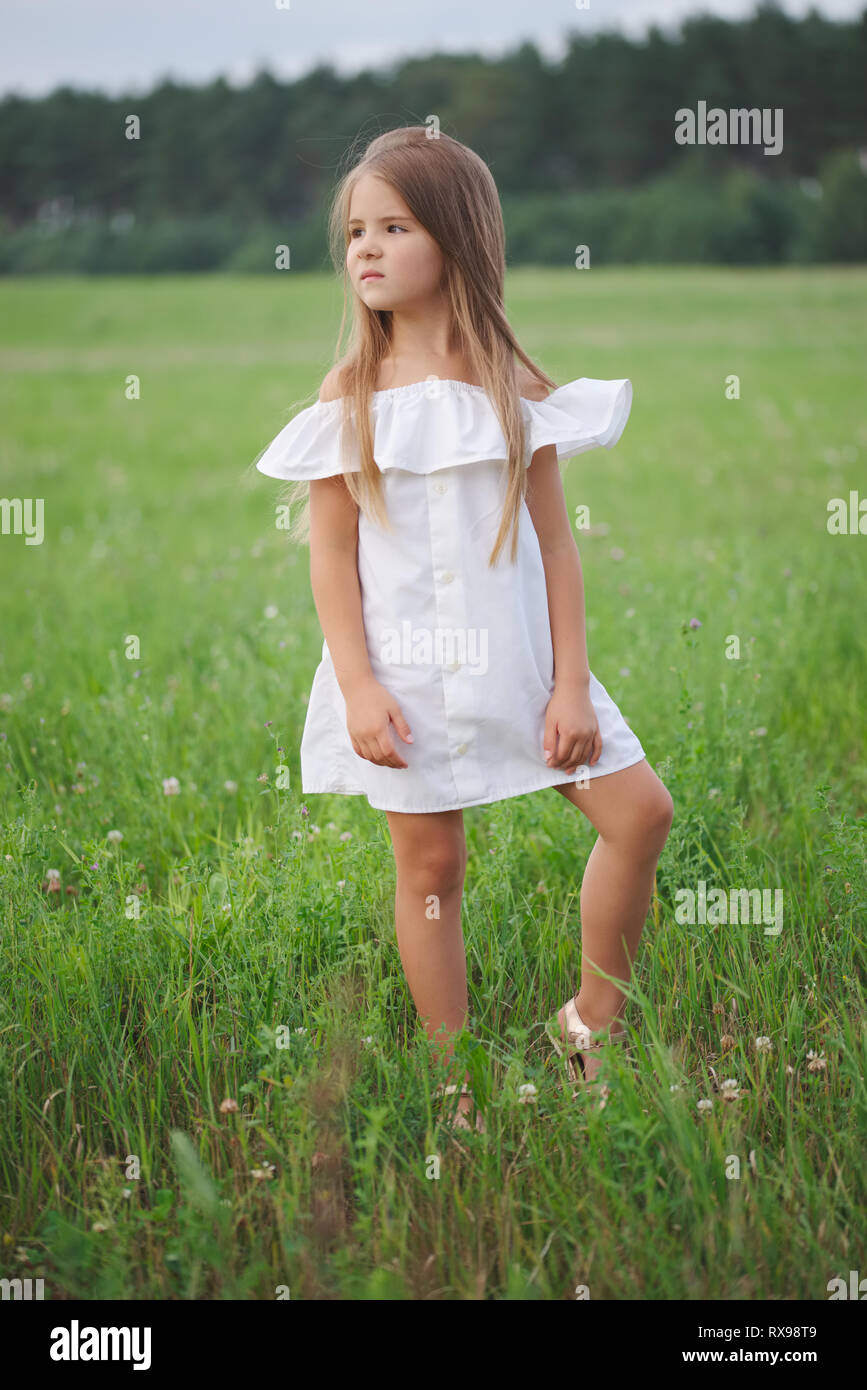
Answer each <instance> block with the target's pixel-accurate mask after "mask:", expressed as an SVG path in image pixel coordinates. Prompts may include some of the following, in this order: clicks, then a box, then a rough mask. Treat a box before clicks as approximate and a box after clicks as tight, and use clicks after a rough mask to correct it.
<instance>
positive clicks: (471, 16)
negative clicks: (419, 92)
mask: <svg viewBox="0 0 867 1390" xmlns="http://www.w3.org/2000/svg"><path fill="white" fill-rule="evenodd" d="M579 2H580V3H584V4H586V8H583V9H580V8H578V6H577V4H576V0H532V2H531V3H527V0H0V94H3V95H5V94H6V93H8V92H16V93H18V94H20V95H22V96H23V95H26V96H43V95H44V94H45V93H46V92H50V91H53V90H54V88H55V87H59V86H63V85H68V86H71V87H79V88H82V87H83V88H87V89H90V90H94V89H96V90H99V91H103V92H107V93H109V94H111V95H119V94H122V93H129V94H132V95H135V94H136V93H144V92H147V91H149V90H150V88H151V87H152V86H154V85H155V83H157V82H158V81H159V80H160V79H161V78H163V77H167V76H168V77H172V78H174V79H175V80H176V81H180V82H185V83H190V84H192V85H199V84H201V83H204V82H208V81H210V80H211V79H212V78H214V77H217V76H219V75H222V76H223V77H225V78H226V80H227V81H228V82H229V83H231V84H232V85H233V86H243V85H244V84H245V83H246V82H247V81H248V79H249V78H250V77H251V76H252V75H253V74H254V73H255V72H256V71H257V70H258V69H259V68H260V67H263V66H266V67H268V68H269V69H270V70H271V72H273V73H274V75H275V76H276V77H282V78H291V77H297V76H299V75H300V74H302V73H304V72H307V71H309V69H310V68H312V67H314V66H315V65H316V63H318V62H323V61H324V62H330V63H331V64H332V65H333V66H334V67H335V68H336V69H337V71H339V72H341V73H349V72H355V71H358V69H359V68H363V67H382V66H385V65H386V64H388V63H390V62H392V61H394V60H395V59H397V58H400V57H403V56H408V55H412V56H416V57H417V56H421V55H423V54H426V53H431V52H435V51H436V50H440V51H441V52H442V51H446V52H465V51H466V50H468V49H471V50H474V51H476V52H483V53H487V54H490V55H495V54H498V53H501V52H503V51H504V50H505V49H509V48H512V47H514V46H515V45H516V44H517V43H520V42H522V41H523V40H525V39H532V40H533V42H534V43H535V44H536V45H537V46H538V48H539V49H540V50H541V51H542V52H543V53H544V54H546V55H547V56H549V57H552V58H556V57H557V56H559V54H560V52H561V50H562V46H563V35H564V33H568V32H570V31H571V30H572V29H580V30H584V31H587V32H592V31H594V30H597V29H606V28H617V29H620V30H621V31H622V32H624V33H626V34H628V35H630V36H632V37H637V36H640V35H641V34H643V33H645V32H646V30H647V28H648V26H649V25H650V24H653V23H656V24H658V25H659V27H660V28H663V29H670V28H673V27H676V25H677V23H678V21H679V20H680V19H681V18H683V16H685V15H690V14H696V13H698V12H701V11H704V12H710V13H712V14H716V15H721V16H724V17H726V18H729V19H740V18H742V17H743V16H744V15H746V14H751V13H753V12H754V10H755V3H754V0H579ZM811 7H812V8H815V9H818V10H819V11H820V13H822V14H824V15H826V16H827V17H828V18H830V19H852V18H853V17H854V16H856V15H858V14H859V13H860V12H861V11H862V9H863V8H864V7H865V0H813V3H812V5H811V3H810V0H803V2H802V0H782V4H781V8H782V9H784V10H785V11H786V13H788V14H790V15H793V16H801V15H804V14H806V13H807V11H808V10H809V9H810V8H811Z"/></svg>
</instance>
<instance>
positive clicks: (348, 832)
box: [340, 830, 352, 840]
mask: <svg viewBox="0 0 867 1390" xmlns="http://www.w3.org/2000/svg"><path fill="white" fill-rule="evenodd" d="M340 838H341V840H351V839H352V831H351V830H344V831H343V833H342V835H341V836H340Z"/></svg>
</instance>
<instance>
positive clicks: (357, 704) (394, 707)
mask: <svg viewBox="0 0 867 1390" xmlns="http://www.w3.org/2000/svg"><path fill="white" fill-rule="evenodd" d="M391 724H393V725H394V727H395V729H396V730H397V732H398V733H399V734H400V737H401V738H402V739H403V740H404V742H406V743H412V734H411V733H410V728H409V725H408V724H407V722H406V720H405V719H404V717H403V713H402V711H401V708H400V705H399V704H398V703H397V700H395V698H394V696H393V695H391V694H389V692H388V691H387V690H386V688H385V686H384V685H380V683H379V681H378V680H375V679H372V680H369V681H365V682H364V684H363V685H360V686H357V687H356V688H355V689H354V690H353V691H352V693H351V695H350V696H349V697H348V698H347V699H346V728H347V730H348V731H349V738H350V740H351V742H352V747H353V751H354V752H355V753H357V754H358V756H359V758H366V759H367V760H368V762H371V763H376V765H377V766H378V767H398V768H400V767H408V766H409V764H408V763H406V762H404V760H403V758H402V757H401V756H400V754H399V753H398V752H397V750H396V748H395V746H394V742H393V740H392V736H391V729H390V725H391Z"/></svg>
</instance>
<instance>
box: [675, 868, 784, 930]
mask: <svg viewBox="0 0 867 1390" xmlns="http://www.w3.org/2000/svg"><path fill="white" fill-rule="evenodd" d="M772 893H773V907H772V906H771V894H772ZM674 898H675V902H676V903H677V906H676V907H675V909H674V920H675V922H678V923H680V925H681V926H684V925H686V924H687V923H689V924H690V925H691V926H694V925H695V924H696V923H698V924H700V925H701V926H705V925H707V926H712V927H713V926H719V925H720V924H722V923H729V924H731V923H740V922H749V923H753V924H756V923H761V924H763V925H764V928H765V936H779V934H780V932H781V931H782V930H783V890H782V888H730V889H729V891H728V893H726V890H725V889H724V888H711V889H710V890H708V886H707V884H706V883H705V881H704V879H703V878H700V879H699V881H698V887H697V889H696V890H693V889H692V888H678V890H677V892H676V893H675V895H674Z"/></svg>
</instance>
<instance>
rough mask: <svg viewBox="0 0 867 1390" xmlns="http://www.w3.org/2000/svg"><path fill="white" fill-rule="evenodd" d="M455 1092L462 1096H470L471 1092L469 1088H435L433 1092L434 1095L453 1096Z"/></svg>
mask: <svg viewBox="0 0 867 1390" xmlns="http://www.w3.org/2000/svg"><path fill="white" fill-rule="evenodd" d="M456 1091H459V1092H460V1094H461V1095H462V1096H469V1095H472V1091H471V1090H470V1088H469V1086H437V1088H436V1090H435V1091H434V1095H435V1096H453V1095H454V1094H455V1092H456Z"/></svg>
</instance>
